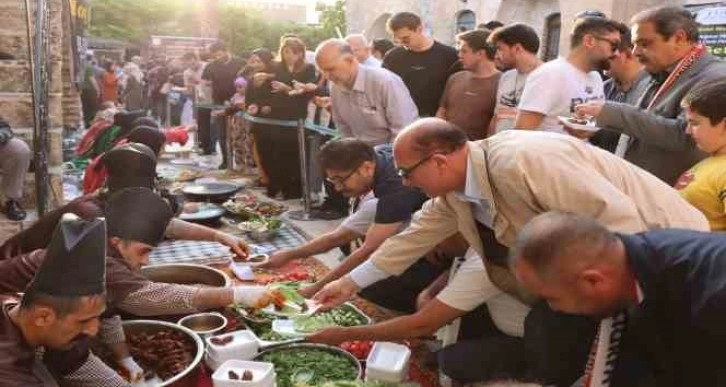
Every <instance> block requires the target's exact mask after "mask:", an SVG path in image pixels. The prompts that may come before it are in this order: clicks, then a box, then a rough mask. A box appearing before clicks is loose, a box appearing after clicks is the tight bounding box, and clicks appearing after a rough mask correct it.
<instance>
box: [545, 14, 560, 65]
mask: <svg viewBox="0 0 726 387" xmlns="http://www.w3.org/2000/svg"><path fill="white" fill-rule="evenodd" d="M561 31H562V16H561V14H560V13H553V14H551V15H549V16H547V18H546V19H545V30H544V32H545V34H544V35H545V36H544V46H543V50H542V59H543V60H544V61H548V60H552V59H555V58H557V56H559V54H560V33H561Z"/></svg>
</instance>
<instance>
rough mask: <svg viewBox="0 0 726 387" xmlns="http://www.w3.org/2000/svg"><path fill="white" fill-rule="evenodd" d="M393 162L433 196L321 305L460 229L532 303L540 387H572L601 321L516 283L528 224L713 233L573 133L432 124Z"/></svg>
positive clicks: (687, 208) (508, 287)
mask: <svg viewBox="0 0 726 387" xmlns="http://www.w3.org/2000/svg"><path fill="white" fill-rule="evenodd" d="M394 156H395V160H396V165H397V166H398V170H399V173H400V175H401V176H403V177H404V183H405V184H406V185H407V186H412V187H416V188H419V189H421V190H422V191H424V192H425V193H426V194H427V195H428V196H430V197H432V198H433V199H431V200H429V201H428V202H427V203H426V204H425V205H424V206H423V208H422V209H421V210H420V211H419V212H418V213H417V214H416V216H414V218H413V220H412V222H411V224H410V225H409V226H408V228H406V230H404V231H402V232H401V233H400V234H398V235H396V236H394V237H392V238H390V239H388V240H387V241H386V242H385V243H384V244H383V245H382V246H381V247H380V248H379V249H378V250H376V252H375V253H373V255H372V256H371V258H370V259H369V260H368V261H367V262H365V263H363V264H361V265H360V266H358V267H357V268H356V269H354V270H353V271H351V273H350V274H349V275H347V276H345V277H343V278H341V279H340V280H338V281H335V282H332V283H330V284H328V285H327V286H326V287H325V288H324V289H323V290H321V291H320V292H319V293H318V294H317V295H316V296H315V299H317V300H318V301H320V302H322V303H323V304H324V305H325V306H326V307H331V306H333V305H335V304H337V303H340V302H343V301H344V300H347V299H348V298H350V297H351V296H352V295H354V294H355V292H357V290H358V289H359V288H362V287H366V286H370V284H372V283H375V282H376V281H378V280H380V279H382V278H386V277H387V276H389V275H395V274H397V273H401V272H402V271H403V270H406V268H407V267H409V266H410V265H411V264H412V263H413V262H415V261H416V260H417V259H418V257H419V256H421V255H422V254H423V253H424V252H426V251H428V250H429V249H430V248H431V247H432V246H434V245H435V244H436V243H438V242H439V241H440V240H442V239H443V238H446V237H447V236H449V235H452V234H454V233H456V232H459V233H461V234H462V236H463V237H464V239H466V241H467V242H468V243H469V246H470V247H471V248H472V249H474V250H475V251H476V252H477V254H479V256H481V257H482V259H483V260H484V266H485V268H486V270H487V273H488V274H489V278H490V280H491V282H492V283H493V284H494V285H495V286H496V287H497V288H499V289H501V290H502V291H504V292H506V293H508V294H510V295H511V296H513V297H515V298H517V299H519V300H521V301H522V302H525V303H527V304H529V305H531V306H532V310H531V311H530V313H529V314H528V316H527V318H526V321H525V331H524V338H523V340H524V341H525V348H530V349H531V351H532V353H531V354H528V356H527V357H526V358H527V359H528V364H527V367H529V368H531V369H532V371H533V372H534V373H535V374H536V376H537V380H542V381H544V382H546V383H543V384H555V385H570V384H571V383H572V382H573V381H574V380H575V379H577V378H578V377H579V376H580V374H581V372H582V370H584V366H585V362H586V360H587V354H588V351H589V348H590V344H591V342H592V338H593V337H594V334H595V323H596V322H595V321H591V320H588V319H583V318H579V317H573V316H569V315H562V314H558V313H555V312H553V311H552V310H551V309H549V307H548V306H547V304H546V303H544V302H541V301H540V302H537V301H538V300H537V299H536V298H533V297H532V295H531V294H528V293H527V292H526V291H524V290H523V289H522V288H521V287H519V286H518V285H517V282H516V280H515V278H514V277H513V275H512V273H511V272H510V271H509V268H508V265H507V262H508V255H509V247H510V246H512V243H513V241H514V239H515V237H516V235H517V233H518V232H519V231H520V230H521V228H522V227H524V225H525V224H526V223H527V222H528V221H529V220H530V219H532V218H533V217H535V216H537V215H538V214H540V213H543V212H547V211H552V210H558V211H567V212H573V213H579V214H583V215H588V216H591V217H595V218H597V219H598V220H599V221H600V222H602V223H603V224H605V225H607V226H608V227H610V228H611V229H613V230H614V231H617V232H626V233H632V232H640V231H645V230H648V229H656V228H672V227H677V228H686V229H692V230H699V231H706V230H708V229H709V225H708V222H707V221H706V219H705V217H704V216H703V215H702V214H700V213H699V211H698V210H696V209H695V208H693V207H692V206H691V205H690V204H688V202H686V201H685V200H683V199H682V198H681V197H680V195H679V194H678V192H677V191H675V190H674V189H673V188H671V187H669V186H667V185H666V184H664V183H663V182H661V181H660V180H658V178H656V177H655V176H652V175H651V174H649V173H647V172H645V171H643V170H641V169H640V168H638V167H636V166H634V165H632V164H630V163H628V162H626V161H625V160H623V159H621V158H618V157H617V156H615V155H613V154H611V153H609V152H606V151H604V150H601V149H599V148H596V147H593V146H591V145H589V144H587V143H585V142H583V141H581V140H579V139H577V138H575V137H572V136H562V135H559V134H553V133H546V132H530V131H520V130H509V131H505V132H502V133H499V134H497V135H494V136H492V137H489V138H487V139H485V140H481V141H475V142H471V141H467V138H466V134H465V133H464V132H463V131H462V130H461V129H459V128H457V127H456V126H454V125H453V124H451V123H448V122H446V121H443V120H440V119H436V118H426V119H422V120H419V121H417V122H415V123H413V124H411V125H410V126H408V127H407V128H406V129H404V130H403V131H402V132H401V133H400V134H399V135H398V137H397V138H396V141H395V142H394ZM482 280H484V279H482ZM485 301H486V300H485ZM567 383H570V384H567Z"/></svg>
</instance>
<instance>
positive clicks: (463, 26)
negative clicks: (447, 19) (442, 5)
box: [456, 9, 476, 34]
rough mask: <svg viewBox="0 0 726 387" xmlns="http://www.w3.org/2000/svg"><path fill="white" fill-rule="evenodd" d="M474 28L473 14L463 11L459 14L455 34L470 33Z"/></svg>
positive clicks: (474, 18) (474, 16) (474, 17)
mask: <svg viewBox="0 0 726 387" xmlns="http://www.w3.org/2000/svg"><path fill="white" fill-rule="evenodd" d="M474 28H476V15H475V14H474V12H472V11H470V10H468V9H465V10H463V11H461V12H459V15H458V16H457V17H456V33H457V34H458V33H459V32H464V31H471V30H473V29H474Z"/></svg>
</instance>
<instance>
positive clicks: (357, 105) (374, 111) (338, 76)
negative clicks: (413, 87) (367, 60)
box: [315, 39, 418, 146]
mask: <svg viewBox="0 0 726 387" xmlns="http://www.w3.org/2000/svg"><path fill="white" fill-rule="evenodd" d="M315 61H316V62H317V64H318V69H320V72H321V73H322V74H323V75H324V76H326V77H327V78H328V79H329V80H330V81H331V82H332V83H333V84H332V88H331V90H330V99H331V103H332V108H333V121H334V122H335V126H336V127H337V128H338V130H339V131H340V134H341V135H342V136H343V137H353V138H357V139H359V140H361V141H363V142H365V143H366V144H368V145H372V146H375V145H381V144H388V143H391V142H392V141H393V139H394V138H395V137H396V135H397V134H398V132H399V131H401V129H403V127H404V126H406V125H408V124H410V123H411V122H413V121H414V120H415V119H416V118H417V117H418V110H416V105H415V104H414V103H413V100H412V99H411V95H410V94H409V93H408V89H406V86H405V85H404V84H403V81H401V78H399V77H398V76H397V75H396V74H393V73H391V72H390V71H386V70H383V69H380V68H373V67H366V66H361V65H360V63H358V60H356V58H355V56H354V55H353V51H352V50H351V48H350V46H349V45H348V44H347V43H346V42H345V41H343V40H337V39H331V40H326V41H325V42H323V43H320V45H319V46H318V48H317V50H316V51H315Z"/></svg>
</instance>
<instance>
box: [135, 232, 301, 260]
mask: <svg viewBox="0 0 726 387" xmlns="http://www.w3.org/2000/svg"><path fill="white" fill-rule="evenodd" d="M224 231H227V232H230V231H231V233H232V234H234V235H236V236H238V237H240V238H242V239H244V240H245V241H246V242H247V243H248V244H250V248H251V252H252V253H253V254H269V253H271V252H273V251H276V250H282V249H292V248H295V247H298V246H300V245H302V244H303V243H305V242H306V239H305V237H304V236H302V235H301V234H300V233H298V232H297V231H296V230H295V229H294V228H292V227H290V226H287V225H285V226H283V227H282V228H280V231H278V233H277V235H275V237H274V238H272V239H271V240H269V241H266V242H262V243H259V242H256V241H254V240H253V239H251V238H250V237H249V235H247V234H246V233H244V232H242V231H237V230H234V231H232V230H229V229H225V230H224ZM231 258H232V252H231V250H230V249H229V247H227V246H224V245H222V244H220V243H217V242H207V241H185V240H175V241H165V242H162V243H160V244H159V245H158V246H157V247H156V248H155V249H154V250H153V251H152V252H151V254H150V255H149V264H150V265H160V264H165V263H194V264H198V265H215V264H225V263H228V262H229V260H230V259H231Z"/></svg>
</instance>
